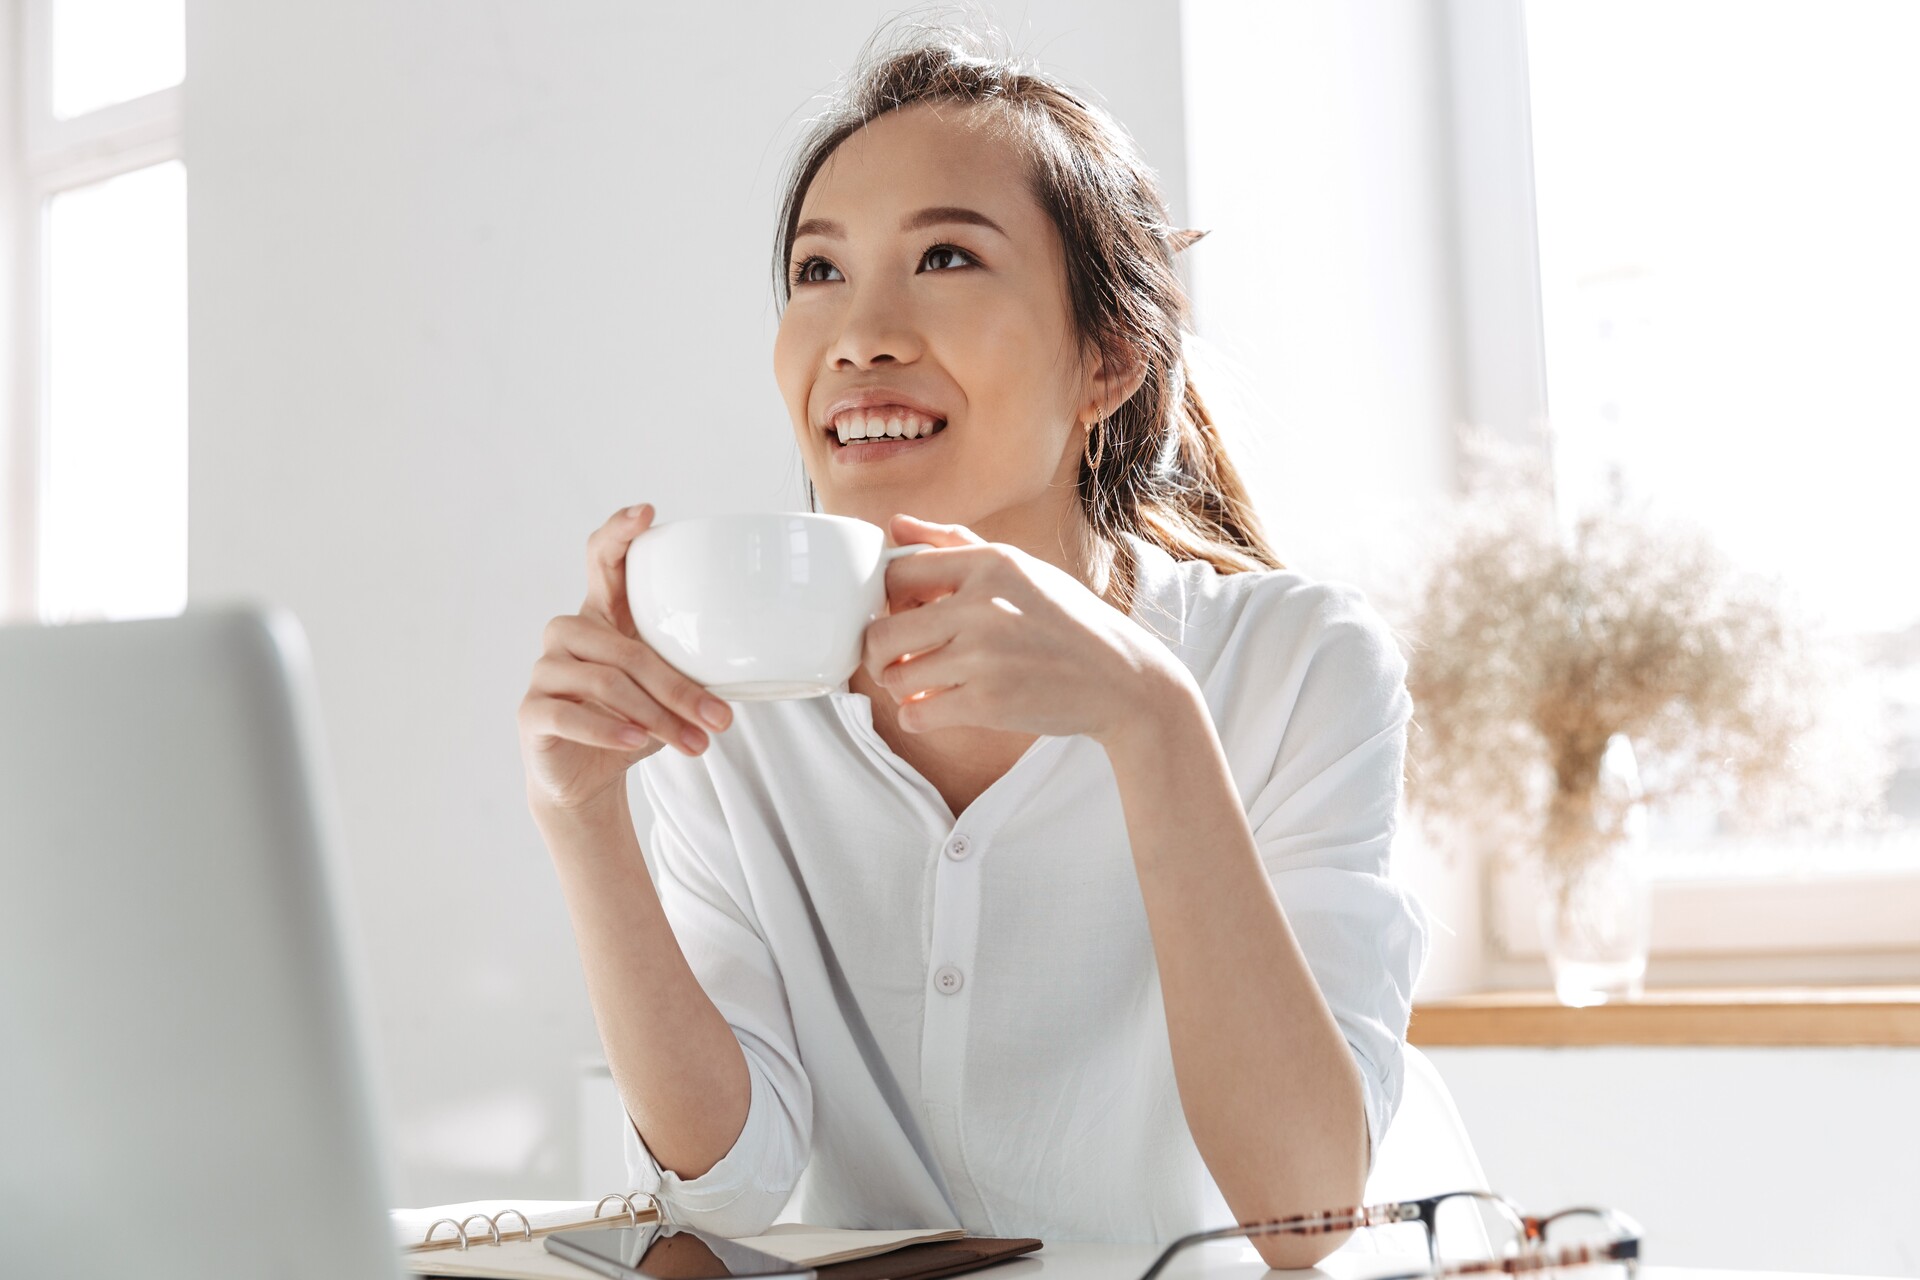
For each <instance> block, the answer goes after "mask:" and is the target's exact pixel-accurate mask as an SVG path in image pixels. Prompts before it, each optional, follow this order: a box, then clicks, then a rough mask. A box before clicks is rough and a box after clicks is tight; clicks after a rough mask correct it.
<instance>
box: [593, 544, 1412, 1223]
mask: <svg viewBox="0 0 1920 1280" xmlns="http://www.w3.org/2000/svg"><path fill="white" fill-rule="evenodd" d="M1126 540H1127V543H1128V545H1129V547H1130V548H1131V550H1132V552H1133V555H1134V563H1135V565H1136V566H1137V568H1136V573H1135V581H1136V598H1135V603H1134V606H1133V612H1132V614H1131V616H1132V619H1133V621H1134V622H1136V623H1137V624H1139V625H1140V626H1142V627H1144V628H1146V629H1148V630H1149V631H1150V632H1152V633H1153V634H1154V635H1156V636H1158V637H1159V638H1160V640H1161V641H1162V642H1164V643H1165V644H1166V646H1167V648H1168V649H1169V650H1171V651H1172V652H1173V654H1174V655H1175V656H1176V657H1177V658H1178V659H1179V660H1180V661H1181V662H1183V663H1185V664H1186V666H1187V668H1188V669H1189V670H1190V671H1191V672H1192V673H1193V675H1194V677H1195V679H1196V681H1197V682H1198V684H1199V686H1200V688H1201V689H1202V690H1203V692H1204V694H1205V698H1206V703H1207V707H1208V710H1209V711H1210V712H1211V714H1212V718H1213V723H1214V726H1215V729H1216V731H1217V732H1218V734H1219V737H1220V741H1221V744H1222V746H1223V747H1224V749H1225V756H1226V759H1227V761H1228V763H1229V765H1230V767H1231V771H1232V775H1233V780H1234V784H1235V787H1236V789H1237V791H1238V793H1239V795H1240V799H1241V803H1242V805H1243V806H1244V808H1245V812H1246V815H1247V820H1248V824H1249V826H1250V827H1251V829H1252V831H1253V835H1254V839H1255V842H1256V844H1257V845H1258V848H1259V853H1260V858H1261V861H1262V864H1263V865H1264V867H1265V868H1266V871H1267V873H1268V875H1269V876H1270V877H1271V880H1272V883H1273V886H1274V888H1275V890H1276V891H1277V893H1278V896H1279V900H1280V902H1281V904H1282V906H1283V907H1284V909H1285V911H1286V916H1287V920H1288V922H1289V924H1290V925H1291V927H1292V929H1293V932H1294V936H1295V937H1296V938H1297V939H1298V940H1299V943H1300V946H1301V949H1302V950H1303V951H1304V952H1305V954H1306V958H1307V962H1308V965H1309V966H1310V968H1311V969H1312V972H1313V976H1314V978H1315V980H1316V981H1317V982H1318V984H1319V987H1320V991H1321V994H1322V995H1323V996H1324V997H1325V999H1326V1001H1327V1003H1328V1005H1329V1006H1330V1007H1331V1008H1332V1011H1333V1015H1334V1017H1335V1019H1336V1020H1337V1021H1338V1023H1339V1026H1340V1029H1341V1031H1342V1033H1343V1034H1344V1035H1345V1037H1346V1040H1347V1043H1348V1045H1349V1046H1350V1047H1351V1049H1352V1051H1353V1055H1354V1060H1355V1061H1356V1062H1357V1063H1358V1064H1359V1068H1360V1073H1361V1076H1362V1077H1363V1079H1364V1080H1365V1084H1366V1117H1367V1124H1368V1132H1369V1135H1370V1139H1371V1140H1374V1141H1376V1142H1377V1139H1378V1137H1379V1135H1381V1134H1383V1133H1384V1132H1385V1130H1386V1126H1387V1122H1388V1121H1389V1119H1391V1117H1392V1115H1393V1112H1394V1109H1395V1107H1396V1106H1397V1105H1398V1102H1399V1097H1400V1086H1401V1046H1402V1044H1403V1041H1404V1038H1405V1036H1406V1029H1407V1020H1408V1015H1409V1012H1410V1008H1411V999H1412V992H1413V984H1414V979H1415V977H1416V975H1417V974H1418V972H1419V969H1420V966H1421V964H1422V962H1423V961H1424V959H1425V957H1426V950H1427V926H1426V923H1425V920H1424V917H1423V913H1422V911H1421V909H1420V907H1419V905H1418V903H1417V902H1416V901H1415V899H1414V898H1413V897H1412V896H1411V895H1410V894H1409V893H1408V892H1407V891H1406V890H1405V889H1404V888H1403V887H1402V886H1400V885H1399V884H1398V883H1396V882H1395V881H1393V880H1391V879H1389V878H1388V852H1389V847H1390V845H1391V843H1392V840H1393V833H1394V829H1395V814H1396V809H1397V803H1398V800H1399V798H1400V795H1401V765H1402V757H1403V754H1404V751H1405V746H1406V732H1407V723H1408V720H1409V718H1410V717H1411V715H1412V701H1411V699H1410V697H1409V696H1408V694H1407V691H1406V683H1405V675H1406V662H1405V659H1404V658H1403V657H1402V656H1401V653H1400V650H1399V648H1398V647H1397V646H1396V644H1395V642H1394V639H1393V635H1392V632H1391V630H1390V628H1389V627H1388V626H1387V624H1386V623H1385V621H1384V620H1383V619H1382V618H1381V617H1380V615H1379V614H1378V613H1377V612H1376V611H1375V610H1374V609H1373V608H1372V607H1371V606H1370V605H1369V604H1367V602H1366V600H1365V597H1364V596H1363V595H1362V594H1361V593H1360V592H1359V591H1357V590H1355V589H1353V588H1351V587H1348V586H1344V585H1342V584H1338V583H1326V582H1315V581H1312V580H1310V579H1308V578H1306V577H1303V576H1302V575H1300V574H1298V573H1294V572H1291V571H1286V570H1268V571H1257V572H1247V573H1217V572H1216V571H1215V570H1214V569H1213V567H1212V566H1211V565H1210V564H1208V563H1207V562H1205V561H1198V560H1196V561H1180V562H1176V561H1174V560H1173V559H1172V558H1171V557H1170V556H1168V555H1167V554H1166V553H1165V552H1164V551H1161V550H1160V549H1159V548H1157V547H1155V546H1153V545H1152V544H1150V543H1148V542H1145V541H1143V540H1141V539H1138V538H1134V537H1132V536H1130V535H1126ZM733 710H734V720H733V724H732V725H731V726H730V727H729V729H728V730H727V732H725V733H722V734H716V735H713V738H712V745H711V746H710V747H709V748H708V749H707V751H705V752H704V753H702V754H701V755H700V756H698V757H687V756H683V755H681V754H679V753H678V752H676V751H659V752H655V753H654V754H653V755H652V756H649V757H648V758H647V759H646V760H645V761H643V762H642V763H641V765H640V766H639V776H640V781H641V784H642V787H643V789H644V793H645V797H646V800H647V804H648V807H650V808H651V810H652V813H653V823H652V826H651V829H650V834H649V836H648V838H647V839H645V840H644V841H643V843H644V845H645V847H646V850H647V854H648V857H649V860H650V864H651V866H652V870H653V873H654V877H655V882H656V884H657V885H658V887H659V892H660V900H661V904H662V906H663V907H664V908H665V910H666V914H667V917H668V919H669V920H670V921H671V922H672V925H673V929H674V934H675V936H676V937H677V938H678V940H679V943H680V946H681V948H682V950H683V951H684V952H685V954H686V957H687V961H688V963H689V964H690V965H691V966H692V969H693V972H694V973H695V975H696V976H697V977H698V978H699V980H700V984H701V986H702V988H703V989H704V990H705V991H706V993H707V995H708V996H709V997H710V998H711V999H712V1000H713V1002H714V1004H715V1005H716V1006H717V1007H718V1008H719V1010H720V1012H721V1014H722V1015H723V1016H724V1017H725V1018H726V1019H727V1021H728V1022H729V1023H730V1024H731V1025H732V1027H733V1030H734V1032H735V1034H736V1035H737V1036H738V1038H739V1040H740V1045H741V1048H742V1049H743V1050H744V1052H745V1056H746V1061H747V1070H748V1074H749V1076H750V1077H751V1081H752V1100H751V1103H750V1104H749V1107H748V1111H747V1119H746V1126H745V1128H744V1129H743V1130H742V1131H741V1133H740V1136H739V1137H738V1138H737V1139H736V1140H735V1142H734V1145H733V1148H732V1149H731V1150H730V1151H729V1152H728V1153H727V1154H726V1156H725V1157H723V1158H722V1159H721V1160H720V1161H719V1163H717V1164H715V1165H714V1166H713V1167H712V1168H711V1169H709V1170H708V1171H707V1172H705V1173H704V1174H702V1175H701V1176H699V1177H697V1178H690V1179H689V1178H681V1177H680V1176H678V1175H677V1174H675V1173H672V1172H663V1171H662V1169H661V1168H660V1165H659V1164H658V1162H657V1161H655V1160H654V1159H653V1157H652V1154H651V1153H650V1152H649V1151H648V1150H647V1149H646V1147H645V1146H644V1144H643V1143H642V1142H641V1141H640V1139H639V1137H638V1135H637V1134H636V1133H635V1131H634V1128H633V1126H632V1125H631V1124H628V1125H625V1126H623V1127H624V1130H625V1142H626V1153H627V1165H628V1173H629V1177H630V1181H631V1185H632V1186H633V1187H636V1188H638V1189H640V1190H643V1191H649V1192H652V1193H654V1195H655V1196H656V1198H657V1199H658V1200H659V1202H660V1204H661V1206H662V1212H663V1215H664V1216H665V1217H666V1218H667V1220H668V1221H670V1222H674V1223H680V1224H685V1225H690V1226H695V1227H701V1228H705V1229H707V1230H710V1231H714V1232H716V1233H718V1234H721V1235H726V1236H742V1235H751V1234H755V1233H758V1232H759V1231H761V1230H763V1229H765V1228H766V1227H767V1226H768V1225H770V1224H771V1223H773V1222H774V1221H775V1219H776V1217H778V1218H782V1219H783V1220H789V1221H804V1222H809V1223H815V1224H819V1225H825V1226H840V1227H866V1228H880V1227H902V1228H904V1227H955V1226H958V1227H964V1228H965V1229H966V1230H967V1231H968V1232H969V1233H971V1234H975V1235H990V1236H1037V1237H1039V1238H1041V1239H1043V1240H1111V1241H1134V1242H1140V1241H1164V1240H1168V1239H1170V1238H1171V1237H1173V1236H1175V1235H1177V1234H1180V1233H1182V1232H1187V1231H1193V1230H1198V1229H1200V1228H1203V1227H1214V1226H1222V1225H1226V1224H1229V1223H1231V1222H1233V1221H1234V1215H1233V1213H1232V1212H1231V1211H1230V1210H1229V1209H1228V1207H1227V1205H1226V1201H1225V1199H1224V1198H1223V1197H1222V1196H1221V1194H1220V1191H1219V1189H1218V1187H1217V1186H1216V1185H1215V1183H1214V1181H1213V1178H1212V1176H1211V1175H1210V1174H1209V1173H1208V1171H1207V1167H1206V1164H1205V1163H1204V1161H1203V1160H1202V1159H1201V1157H1200V1153H1199V1150H1198V1148H1197V1147H1196V1146H1195V1145H1194V1142H1193V1138H1192V1135H1191V1134H1190V1133H1189V1131H1188V1129H1187V1124H1186V1120H1185V1117H1184V1115H1183V1113H1182V1111H1181V1107H1180V1098H1179V1094H1178V1091H1177V1088H1176V1084H1175V1080H1174V1071H1173V1058H1172V1054H1171V1051H1170V1048H1169V1044H1168V1039H1167V1025H1166V1016H1165V1010H1164V1006H1163V1005H1162V1003H1161V992H1160V981H1159V971H1158V969H1157V967H1156V965H1155V960H1154V951H1153V940H1152V937H1151V936H1150V934H1149V932H1148V928H1147V917H1146V907H1145V903H1144V901H1143V900H1142V897H1141V892H1140V884H1139V880H1138V878H1137V876H1136V874H1135V871H1134V865H1133V858H1132V855H1131V850H1130V847H1129V844H1128V840H1127V829H1126V819H1125V815H1124V813H1123V811H1122V809H1121V803H1120V793H1119V789H1118V787H1117V784H1116V781H1115V778H1114V774H1113V770H1112V768H1111V766H1110V764H1109V762H1108V759H1107V755H1106V752H1105V751H1104V750H1103V749H1102V748H1101V747H1100V746H1099V745H1098V744H1097V743H1095V742H1094V741H1092V740H1091V739H1089V738H1086V737H1083V736H1080V735H1071V736H1067V737H1050V736H1042V737H1040V738H1039V739H1038V740H1037V741H1035V742H1034V743H1033V744H1032V746H1031V747H1029V748H1028V750H1027V752H1026V754H1024V755H1022V756H1021V757H1020V759H1019V760H1018V761H1017V762H1016V763H1015V764H1014V765H1013V767H1012V769H1010V770H1009V771H1008V772H1007V773H1006V774H1005V775H1004V776H1002V777H1001V778H999V779H998V780H997V781H995V782H994V783H993V785H992V786H990V787H988V788H987V789H986V791H984V792H983V793H981V795H980V796H979V797H978V798H977V799H976V800H975V801H974V802H973V803H972V804H970V805H968V806H967V809H966V811H965V812H964V813H961V814H959V815H958V816H957V817H956V816H955V815H954V814H953V813H952V812H950V811H949V809H948V808H947V805H946V802H945V801H944V800H943V799H942V798H941V796H940V793H939V792H938V791H937V790H935V789H934V786H933V784H932V783H930V782H928V781H927V780H926V778H924V777H923V776H921V774H920V773H919V772H918V771H917V770H915V769H914V768H913V767H912V766H911V765H909V764H908V763H907V762H906V761H905V760H903V759H901V757H900V756H899V755H897V754H896V753H895V752H894V751H893V750H892V749H891V748H889V747H888V746H887V744H886V742H885V741H884V740H883V739H882V738H881V737H880V735H879V733H878V732H876V731H875V729H874V727H873V715H872V706H871V704H870V702H869V700H868V698H867V697H866V695H864V694H860V693H854V692H851V691H850V689H849V688H848V687H847V686H845V685H843V686H842V687H841V688H839V689H837V690H835V691H833V692H831V693H829V694H827V695H826V696H824V697H818V698H808V699H798V700H790V701H780V702H758V703H737V704H735V706H734V708H733ZM803 1173H804V1175H805V1176H804V1177H803V1176H802V1175H803ZM1326 1207H1332V1206H1326ZM783 1209H785V1210H786V1212H785V1213H784V1214H783V1213H782V1210H783Z"/></svg>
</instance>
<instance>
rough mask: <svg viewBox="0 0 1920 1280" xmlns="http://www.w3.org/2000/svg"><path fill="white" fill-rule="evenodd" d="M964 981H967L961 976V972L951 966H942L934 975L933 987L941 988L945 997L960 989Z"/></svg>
mask: <svg viewBox="0 0 1920 1280" xmlns="http://www.w3.org/2000/svg"><path fill="white" fill-rule="evenodd" d="M964 981H966V979H965V978H963V977H962V976H961V974H960V971H959V970H958V969H956V968H954V967H953V966H952V965H950V964H943V965H941V966H940V967H939V968H938V969H936V970H935V971H934V974H933V985H934V986H936V987H938V988H940V991H941V994H943V995H949V996H950V995H952V994H953V993H954V992H956V991H958V990H959V989H960V984H961V983H962V982H964Z"/></svg>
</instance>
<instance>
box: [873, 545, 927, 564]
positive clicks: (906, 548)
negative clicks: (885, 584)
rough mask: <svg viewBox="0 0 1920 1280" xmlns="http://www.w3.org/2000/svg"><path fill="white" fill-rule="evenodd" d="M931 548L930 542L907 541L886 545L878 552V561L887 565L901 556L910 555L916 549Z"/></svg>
mask: <svg viewBox="0 0 1920 1280" xmlns="http://www.w3.org/2000/svg"><path fill="white" fill-rule="evenodd" d="M931 550H933V544H932V543H931V542H908V543H905V544H903V545H901V546H898V547H887V548H885V549H883V550H882V551H881V552H880V563H881V564H882V565H889V564H892V563H893V562H894V561H895V560H898V559H899V558H900V557H901V556H910V555H913V554H914V553H915V552H917V551H931Z"/></svg>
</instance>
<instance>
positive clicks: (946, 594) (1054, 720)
mask: <svg viewBox="0 0 1920 1280" xmlns="http://www.w3.org/2000/svg"><path fill="white" fill-rule="evenodd" d="M888 532H889V533H890V534H891V535H892V537H893V539H894V540H895V542H897V543H900V544H905V543H909V542H925V543H931V544H933V546H934V547H936V548H937V549H936V550H933V551H923V552H921V553H920V554H918V555H912V556H902V557H901V558H900V559H898V560H895V561H894V562H893V563H892V564H890V565H889V566H887V604H888V608H889V609H890V610H891V612H890V613H889V614H888V616H886V617H884V618H880V619H877V620H876V621H874V622H872V623H870V624H869V625H868V627H867V631H866V643H865V649H864V651H863V654H862V657H861V664H862V665H863V666H864V667H865V668H866V671H867V674H868V675H870V676H872V677H873V679H874V680H875V682H876V683H878V684H879V685H880V686H881V687H882V688H883V689H885V690H886V691H887V692H888V693H889V694H891V695H892V696H893V699H894V701H895V702H896V703H898V704H899V708H900V709H899V725H900V728H902V729H904V730H906V731H907V732H909V733H921V732H925V731H927V730H929V729H944V728H948V727H951V726H955V725H969V726H975V727H979V728H985V729H1004V730H1007V731H1009V732H1017V733H1033V734H1047V735H1050V736H1055V737H1060V736H1065V735H1067V734H1076V733H1077V734H1084V735H1086V736H1087V737H1089V738H1092V739H1094V740H1095V741H1096V742H1099V743H1101V744H1102V745H1109V744H1110V743H1111V742H1112V741H1113V740H1114V739H1115V738H1116V737H1118V736H1119V735H1120V734H1121V733H1122V732H1123V731H1124V730H1125V729H1127V728H1128V727H1129V726H1130V725H1133V724H1137V723H1138V721H1139V716H1140V711H1141V701H1140V695H1142V694H1149V693H1152V694H1157V693H1158V692H1159V691H1160V690H1162V689H1164V688H1166V687H1167V686H1168V685H1169V683H1170V682H1171V683H1175V684H1177V683H1180V682H1183V681H1184V682H1189V683H1190V682H1191V680H1192V674H1191V673H1190V672H1188V671H1187V670H1186V669H1185V668H1184V667H1182V666H1181V665H1180V662H1179V660H1178V659H1177V658H1175V657H1174V656H1173V654H1172V653H1170V652H1169V651H1168V650H1167V647H1166V646H1165V645H1163V644H1161V643H1160V642H1159V641H1158V640H1156V639H1155V638H1154V637H1153V636H1151V635H1149V634H1147V633H1146V632H1144V631H1142V630H1141V629H1140V627H1139V626H1138V625H1136V624H1135V623H1134V622H1133V620H1132V619H1130V618H1128V617H1127V616H1126V615H1125V614H1122V613H1121V612H1119V611H1118V610H1117V609H1115V608H1113V607H1112V606H1111V605H1109V604H1108V603H1107V602H1106V601H1104V600H1102V599H1101V598H1100V597H1099V596H1097V595H1095V594H1093V592H1091V591H1089V590H1087V588H1086V587H1085V586H1084V585H1082V584H1081V582H1080V581H1079V580H1078V579H1077V578H1075V577H1073V575H1071V574H1069V573H1067V572H1066V571H1064V570H1062V569H1059V568H1056V567H1055V566H1054V565H1051V564H1048V563H1047V562H1046V561H1044V560H1041V559H1038V558H1036V557H1034V556H1030V555H1028V554H1027V553H1026V552H1024V551H1022V550H1020V549H1019V548H1018V547H1012V546H1007V545H1004V544H1002V543H994V542H987V541H986V540H984V539H983V538H981V537H980V536H979V535H978V534H976V533H974V532H973V531H972V530H970V529H967V528H965V527H964V526H962V525H951V524H930V523H928V522H926V521H924V520H917V519H915V518H914V517H912V516H906V515H901V516H895V517H894V519H893V521H892V523H891V525H890V526H889V529H888Z"/></svg>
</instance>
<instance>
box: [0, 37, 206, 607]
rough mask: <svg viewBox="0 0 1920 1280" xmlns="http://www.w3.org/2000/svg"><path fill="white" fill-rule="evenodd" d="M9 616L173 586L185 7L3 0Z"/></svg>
mask: <svg viewBox="0 0 1920 1280" xmlns="http://www.w3.org/2000/svg"><path fill="white" fill-rule="evenodd" d="M0 17H4V19H5V24H4V33H3V34H0V59H3V60H4V64H3V65H4V69H5V72H6V74H5V76H4V83H5V84H6V85H7V86H8V93H9V97H10V100H9V101H7V102H5V103H4V104H0V123H4V124H5V125H6V126H7V127H6V128H4V130H0V138H4V139H5V141H4V142H0V147H3V148H5V149H4V150H0V261H4V264H5V265H4V266H0V273H3V275H0V278H4V279H5V281H6V283H7V286H8V287H7V289H6V290H5V293H4V295H3V296H5V297H6V299H7V302H8V314H7V316H6V317H5V321H4V330H5V333H6V344H5V352H6V363H5V372H6V377H5V378H4V379H0V386H5V387H6V388H7V394H6V395H5V397H4V398H3V399H0V422H4V426H5V433H4V436H5V443H6V445H7V448H6V451H5V461H6V464H7V474H6V486H5V490H4V492H5V494H6V503H5V508H4V509H5V517H4V520H0V547H4V550H5V555H4V557H3V558H0V582H3V583H4V594H0V606H4V610H5V615H6V618H7V620H9V621H40V622H51V623H64V622H74V621H86V620H93V619H124V618H139V617H155V616H162V615H166V614H172V613H178V612H180V610H181V609H182V608H183V607H184V606H185V603H186V595H187V545H186V535H187V510H186V497H187V434H186V430H187V422H186V408H187V400H186V369H187V364H186V334H187V310H186V296H187V295H186V248H187V240H186V172H185V166H184V163H183V161H182V156H181V108H180V92H181V90H180V85H181V83H182V80H183V77H184V71H185V54H184V48H185V17H184V4H183V2H182V0H0Z"/></svg>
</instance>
